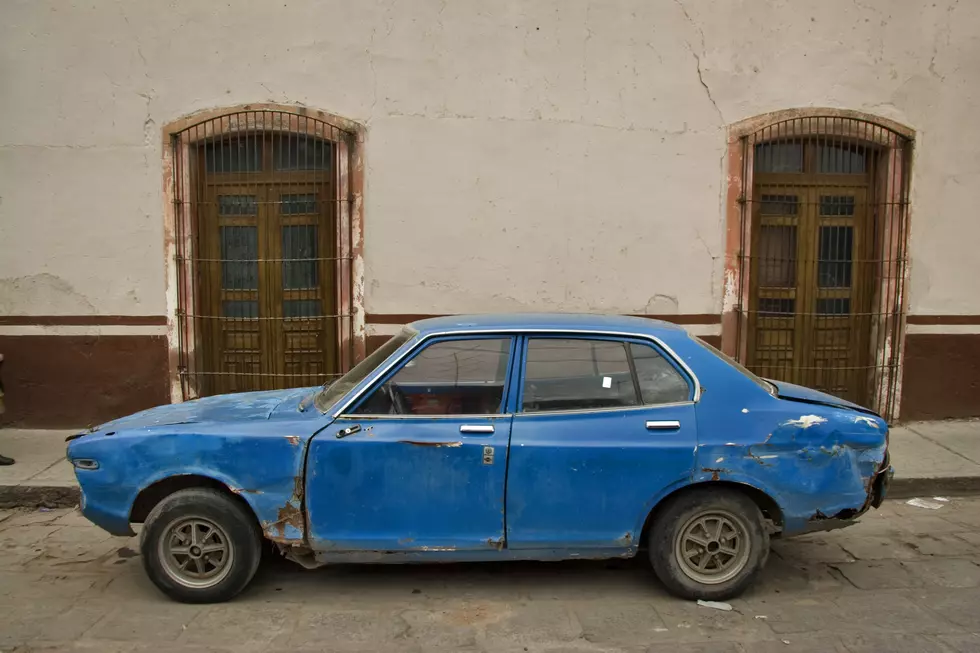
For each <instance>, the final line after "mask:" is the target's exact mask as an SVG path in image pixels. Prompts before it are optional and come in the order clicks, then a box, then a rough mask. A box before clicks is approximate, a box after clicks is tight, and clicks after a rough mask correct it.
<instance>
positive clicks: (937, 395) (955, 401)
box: [0, 334, 980, 428]
mask: <svg viewBox="0 0 980 653" xmlns="http://www.w3.org/2000/svg"><path fill="white" fill-rule="evenodd" d="M387 339H388V336H372V337H369V338H368V342H367V345H368V351H372V350H373V349H375V348H377V347H378V346H380V345H381V344H383V343H384V342H385V341H386V340H387ZM704 340H706V341H708V342H709V343H711V344H712V345H715V346H717V345H718V340H719V339H718V338H717V336H709V337H705V338H704ZM905 342H906V344H905V373H904V380H903V385H902V407H901V420H902V421H909V420H922V419H948V418H964V417H980V335H972V334H971V335H966V334H921V335H919V334H913V335H909V336H907V337H906V341H905ZM0 353H2V354H3V355H4V357H5V362H4V364H3V368H2V373H3V383H4V390H5V392H6V397H5V400H6V401H5V403H6V408H7V412H6V413H5V414H3V415H0V425H3V426H18V427H30V428H77V427H84V426H88V425H94V424H98V423H100V422H104V421H107V420H109V419H112V418H115V417H121V416H123V415H128V414H130V413H134V412H136V411H138V410H142V409H144V408H149V407H151V406H157V405H160V404H165V403H168V402H169V400H170V398H169V391H168V367H167V366H168V360H167V340H166V338H165V337H163V336H100V337H96V336H0Z"/></svg>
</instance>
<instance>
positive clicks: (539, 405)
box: [522, 338, 638, 413]
mask: <svg viewBox="0 0 980 653" xmlns="http://www.w3.org/2000/svg"><path fill="white" fill-rule="evenodd" d="M637 404H638V402H637V397H636V387H635V385H634V384H633V375H632V374H631V373H630V366H629V357H628V355H627V352H626V344H625V343H623V342H619V341H614V340H589V339H564V338H531V339H530V340H529V341H528V343H527V362H526V364H525V368H524V396H523V398H522V410H523V411H524V412H527V413H535V412H543V411H554V410H588V409H597V408H618V407H622V406H636V405H637Z"/></svg>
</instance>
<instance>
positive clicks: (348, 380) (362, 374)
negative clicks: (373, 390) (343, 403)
mask: <svg viewBox="0 0 980 653" xmlns="http://www.w3.org/2000/svg"><path fill="white" fill-rule="evenodd" d="M416 335H418V332H417V331H415V330H414V329H409V328H408V327H405V328H404V329H402V331H401V333H399V334H398V335H397V336H393V337H392V338H391V339H390V340H388V342H386V343H385V344H383V345H381V346H380V347H378V348H377V349H375V350H374V351H373V352H371V354H370V355H369V356H368V357H367V358H365V359H364V360H362V361H361V362H360V363H358V364H357V365H355V366H354V367H353V368H351V371H350V372H348V373H347V374H345V375H343V376H342V377H340V378H339V379H337V380H336V381H334V382H333V383H331V384H330V385H328V386H326V387H325V388H323V389H322V390H320V391H319V392H318V393H317V395H316V399H314V405H315V406H316V407H317V410H319V411H320V412H321V413H325V412H326V411H327V409H328V408H330V407H331V406H332V405H333V404H334V403H336V402H337V400H338V399H340V398H341V397H343V396H344V395H345V394H347V393H348V392H350V391H351V388H353V387H354V386H356V385H357V384H358V383H360V382H361V381H363V380H364V379H365V378H366V377H367V376H368V374H370V373H371V372H373V371H374V370H375V368H377V367H378V366H379V365H381V363H383V362H384V361H385V360H387V358H388V357H389V356H391V355H392V354H393V353H395V351H396V350H397V349H398V348H399V347H401V346H402V345H404V344H405V343H406V342H408V341H409V340H411V339H412V338H414V337H415V336H416Z"/></svg>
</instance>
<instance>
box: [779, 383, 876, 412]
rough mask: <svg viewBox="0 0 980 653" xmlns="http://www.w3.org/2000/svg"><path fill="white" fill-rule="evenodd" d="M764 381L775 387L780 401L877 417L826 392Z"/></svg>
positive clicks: (861, 407) (868, 410)
mask: <svg viewBox="0 0 980 653" xmlns="http://www.w3.org/2000/svg"><path fill="white" fill-rule="evenodd" d="M766 381H768V382H769V383H771V384H773V385H774V386H776V395H777V396H778V397H779V398H780V399H790V400H792V401H803V402H806V403H810V404H822V405H824V406H833V407H835V408H850V409H851V410H857V411H860V412H862V413H868V414H870V415H877V413H876V412H874V411H873V410H871V409H869V408H865V407H864V406H860V405H858V404H855V403H854V402H851V401H848V400H846V399H841V398H840V397H835V396H834V395H830V394H827V393H826V392H820V391H819V390H814V389H813V388H807V387H804V386H802V385H796V384H795V383H787V382H786V381H774V380H772V379H766Z"/></svg>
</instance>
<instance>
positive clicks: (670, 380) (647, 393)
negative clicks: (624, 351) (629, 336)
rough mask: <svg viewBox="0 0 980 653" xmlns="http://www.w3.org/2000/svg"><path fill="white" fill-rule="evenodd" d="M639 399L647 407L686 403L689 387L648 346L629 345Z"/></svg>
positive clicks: (674, 369)
mask: <svg viewBox="0 0 980 653" xmlns="http://www.w3.org/2000/svg"><path fill="white" fill-rule="evenodd" d="M630 352H631V353H632V354H633V367H634V368H635V369H636V379H637V381H638V382H639V385H640V398H641V400H642V401H643V403H644V404H645V405H647V406H652V405H656V404H670V403H675V402H679V401H688V400H689V399H690V398H691V387H690V386H689V385H688V383H687V380H686V379H685V378H684V377H683V376H682V375H681V373H680V372H678V371H677V369H676V368H675V367H674V366H673V365H671V364H670V362H669V361H667V359H665V358H664V357H663V356H661V355H660V352H658V351H657V350H656V349H654V348H653V347H651V346H650V345H641V344H638V343H635V342H633V343H630Z"/></svg>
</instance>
